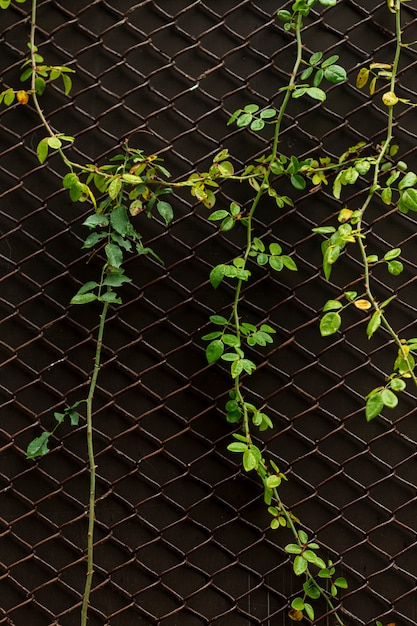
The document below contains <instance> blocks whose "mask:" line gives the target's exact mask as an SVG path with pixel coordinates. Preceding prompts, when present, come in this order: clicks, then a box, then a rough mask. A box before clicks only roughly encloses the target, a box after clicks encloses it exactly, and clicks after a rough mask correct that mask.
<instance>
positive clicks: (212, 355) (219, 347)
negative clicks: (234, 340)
mask: <svg viewBox="0 0 417 626" xmlns="http://www.w3.org/2000/svg"><path fill="white" fill-rule="evenodd" d="M223 352H224V344H223V341H221V340H220V339H215V340H213V341H211V342H210V343H209V344H208V346H207V348H206V359H207V363H214V361H217V360H218V359H220V357H221V356H222V354H223Z"/></svg>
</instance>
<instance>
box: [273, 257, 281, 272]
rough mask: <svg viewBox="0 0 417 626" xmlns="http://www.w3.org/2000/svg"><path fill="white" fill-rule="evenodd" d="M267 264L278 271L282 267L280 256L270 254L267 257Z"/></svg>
mask: <svg viewBox="0 0 417 626" xmlns="http://www.w3.org/2000/svg"><path fill="white" fill-rule="evenodd" d="M269 265H270V267H271V268H272V269H273V270H275V271H276V272H280V271H281V270H282V268H283V267H284V263H283V261H282V258H281V257H280V256H270V257H269Z"/></svg>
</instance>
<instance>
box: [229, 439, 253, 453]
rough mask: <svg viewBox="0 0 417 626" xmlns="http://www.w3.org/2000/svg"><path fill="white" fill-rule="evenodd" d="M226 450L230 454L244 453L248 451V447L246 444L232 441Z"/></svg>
mask: <svg viewBox="0 0 417 626" xmlns="http://www.w3.org/2000/svg"><path fill="white" fill-rule="evenodd" d="M227 449H228V450H230V452H245V451H246V450H247V449H248V446H247V444H246V443H242V442H240V441H233V442H232V443H229V445H228V446H227Z"/></svg>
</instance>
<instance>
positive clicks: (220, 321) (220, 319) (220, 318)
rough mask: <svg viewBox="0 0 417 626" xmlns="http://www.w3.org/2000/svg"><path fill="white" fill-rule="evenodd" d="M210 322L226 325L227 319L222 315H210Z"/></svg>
mask: <svg viewBox="0 0 417 626" xmlns="http://www.w3.org/2000/svg"><path fill="white" fill-rule="evenodd" d="M210 322H211V323H212V324H217V325H218V326H226V324H227V319H226V318H225V317H223V315H210Z"/></svg>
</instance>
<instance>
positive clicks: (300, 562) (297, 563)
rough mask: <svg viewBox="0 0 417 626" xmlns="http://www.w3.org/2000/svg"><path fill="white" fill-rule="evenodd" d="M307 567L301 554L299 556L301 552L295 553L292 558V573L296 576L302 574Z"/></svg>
mask: <svg viewBox="0 0 417 626" xmlns="http://www.w3.org/2000/svg"><path fill="white" fill-rule="evenodd" d="M307 567H308V563H307V561H306V559H305V558H304V557H303V556H301V554H297V556H296V557H295V559H294V564H293V570H294V574H295V575H296V576H301V574H304V572H305V571H306V569H307Z"/></svg>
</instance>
